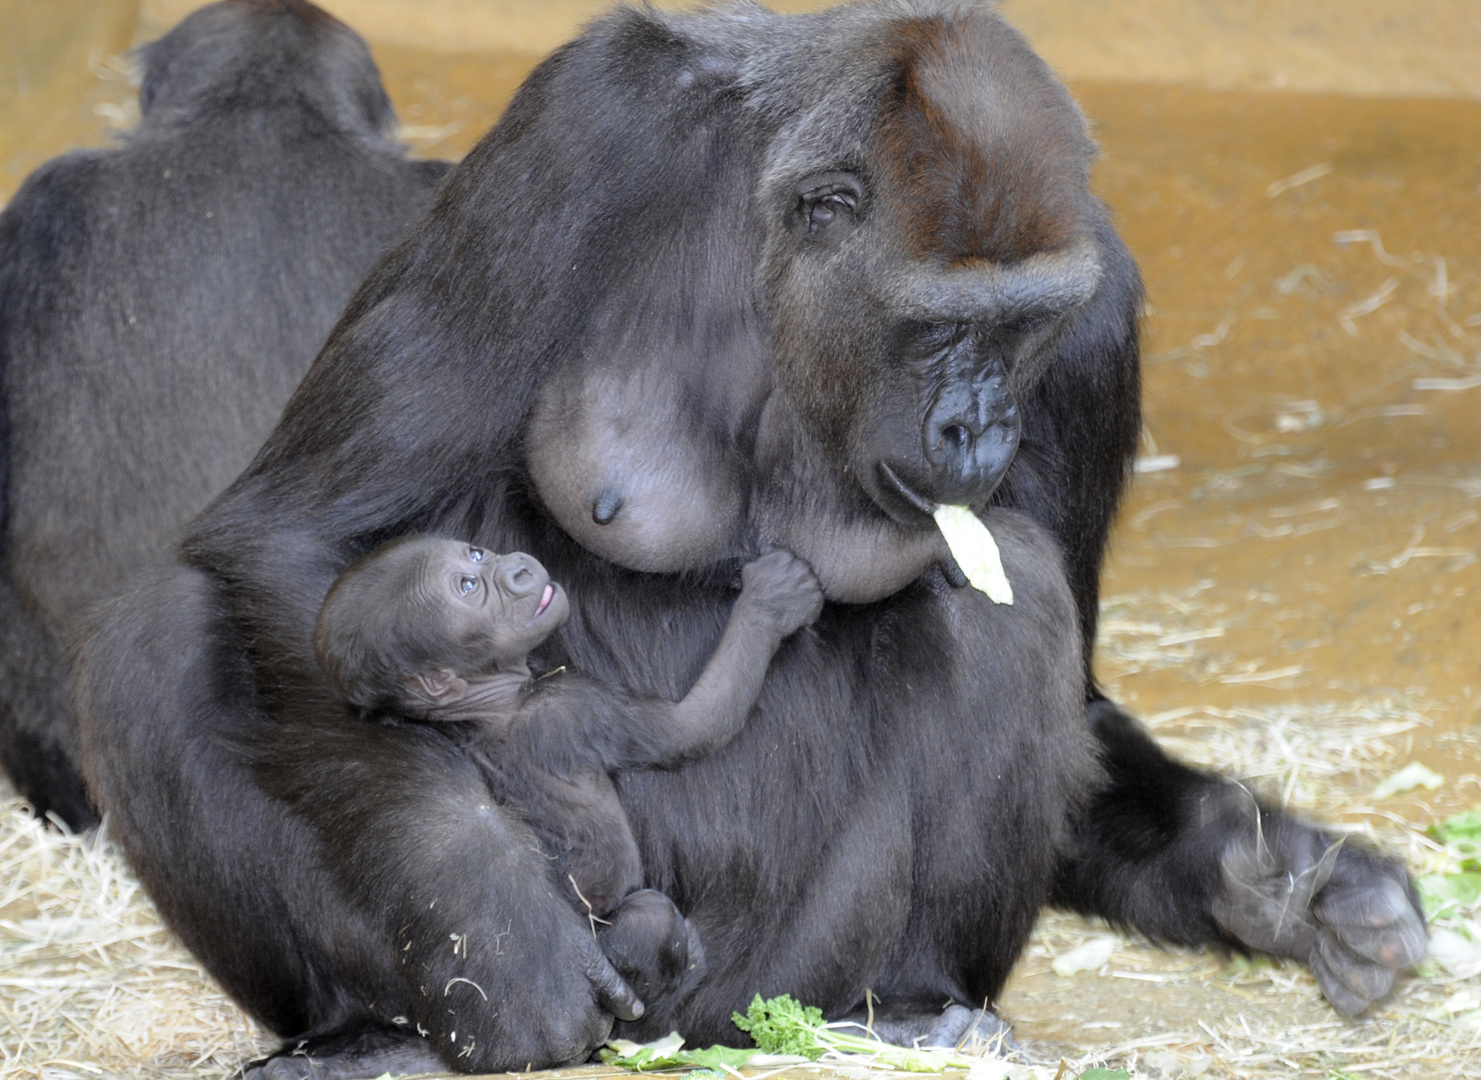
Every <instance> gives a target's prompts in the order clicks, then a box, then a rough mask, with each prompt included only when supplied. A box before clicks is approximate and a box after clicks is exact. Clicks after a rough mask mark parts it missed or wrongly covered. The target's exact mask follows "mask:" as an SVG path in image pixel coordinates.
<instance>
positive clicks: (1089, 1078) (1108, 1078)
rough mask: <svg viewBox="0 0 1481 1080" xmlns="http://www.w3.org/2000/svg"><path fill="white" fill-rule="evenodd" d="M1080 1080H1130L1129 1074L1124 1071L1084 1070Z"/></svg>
mask: <svg viewBox="0 0 1481 1080" xmlns="http://www.w3.org/2000/svg"><path fill="white" fill-rule="evenodd" d="M1080 1080H1131V1073H1129V1072H1127V1071H1126V1070H1125V1069H1086V1070H1085V1071H1084V1072H1082V1073H1081V1074H1080Z"/></svg>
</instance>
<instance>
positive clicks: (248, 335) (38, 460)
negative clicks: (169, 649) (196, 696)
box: [0, 0, 447, 828]
mask: <svg viewBox="0 0 1481 1080" xmlns="http://www.w3.org/2000/svg"><path fill="white" fill-rule="evenodd" d="M142 59H143V67H144V81H143V85H142V86H141V87H140V90H139V107H140V110H141V112H142V113H143V118H142V120H141V121H140V124H139V127H138V129H137V130H136V131H133V132H131V133H130V134H129V135H128V136H127V139H126V141H125V142H124V144H123V145H122V146H119V147H113V148H110V149H106V150H80V151H77V152H75V153H71V154H67V155H65V156H63V157H60V158H57V159H56V160H54V161H51V162H48V163H47V164H46V165H44V166H42V167H41V168H40V169H38V170H37V171H36V172H35V174H33V175H32V176H31V177H30V178H29V179H28V180H27V181H26V183H25V185H24V186H23V187H22V188H21V190H20V191H19V192H18V193H17V194H16V196H15V198H14V200H12V202H11V204H10V206H9V207H7V208H6V210H5V213H4V214H3V215H0V372H3V375H4V401H3V411H0V523H3V525H4V553H5V562H4V567H3V569H0V761H3V763H4V767H5V769H6V770H7V771H8V772H9V773H10V775H11V777H12V778H13V779H14V780H15V782H16V786H17V787H19V788H20V790H21V792H22V793H23V794H25V795H26V796H28V797H29V798H30V799H31V801H32V802H33V804H34V805H35V807H36V809H37V811H38V812H39V813H46V812H48V811H52V812H55V813H56V814H58V815H60V816H61V817H62V818H63V819H64V820H65V821H66V822H67V823H68V824H69V825H71V826H72V827H73V828H82V827H84V826H87V825H90V824H94V823H95V821H96V818H95V817H94V816H93V811H92V808H91V807H90V806H89V805H88V802H87V798H86V796H85V794H84V792H83V789H82V781H81V778H80V777H79V776H78V774H77V767H76V763H75V757H76V743H77V732H76V719H75V717H74V715H73V712H72V708H71V705H70V703H69V701H68V698H67V689H66V684H67V671H66V661H65V643H66V642H67V640H68V638H69V637H70V636H71V635H72V634H73V633H74V632H75V630H76V628H77V626H78V624H79V622H80V616H81V613H82V612H83V611H84V610H85V609H86V608H87V606H88V605H89V604H90V603H91V602H93V601H94V600H96V599H97V598H98V597H99V596H102V595H105V594H107V593H109V592H111V591H113V590H114V589H115V588H117V586H118V584H119V583H120V582H121V581H123V580H124V579H125V578H126V577H127V576H128V575H129V573H131V572H132V571H134V570H136V569H137V568H138V567H139V566H140V564H141V563H144V562H146V561H149V560H155V559H160V558H162V557H166V556H167V555H168V553H169V552H170V550H171V546H172V545H173V544H174V543H175V542H176V540H177V539H178V536H179V530H180V527H181V526H182V525H184V524H185V523H186V522H187V521H189V520H190V519H191V518H192V517H193V516H194V515H196V514H197V513H199V512H200V511H201V510H202V509H203V508H204V507H205V506H206V504H207V503H208V502H209V501H210V500H211V498H212V497H213V496H214V495H216V494H217V493H219V492H220V491H221V490H222V489H223V488H225V487H226V485H227V484H229V483H230V482H231V480H232V478H233V477H235V476H236V475H237V474H238V473H240V472H241V470H242V469H244V468H245V467H246V466H247V464H248V462H250V461H251V460H252V454H253V452H254V451H256V450H257V448H258V447H259V446H260V445H261V443H262V440H263V439H264V438H266V437H267V434H268V432H270V431H271V430H272V426H273V424H275V423H276V422H277V420H278V417H279V415H280V414H281V412H282V409H283V406H284V405H285V404H286V403H287V401H288V398H289V395H291V394H292V393H293V388H294V387H295V386H297V385H298V382H299V380H300V379H302V378H303V374H304V372H305V371H307V370H308V367H309V364H310V363H311V362H312V360H313V357H314V353H315V351H316V350H317V349H319V348H320V347H321V346H322V345H323V343H324V338H325V337H326V336H328V334H329V331H330V329H331V328H332V327H333V325H334V319H335V317H336V316H337V315H338V314H339V313H340V311H341V310H342V308H343V307H344V304H345V302H346V301H347V300H348V299H349V297H350V294H351V292H352V291H353V290H354V288H355V286H356V284H358V283H359V282H360V280H361V279H362V278H363V277H364V276H365V274H366V273H367V272H368V271H369V270H370V268H371V266H373V265H374V263H375V260H376V259H378V258H380V257H381V256H382V255H383V254H385V252H386V250H387V249H388V248H389V247H390V246H391V244H392V243H393V242H394V241H395V239H396V238H397V237H398V236H399V235H400V234H401V233H402V232H403V231H404V230H405V228H406V226H407V225H408V224H409V223H410V222H411V221H412V220H414V218H415V217H416V215H418V214H419V213H421V211H422V210H424V209H425V208H426V207H427V205H428V204H429V203H430V202H431V195H432V188H433V186H434V185H435V184H436V183H437V181H438V180H439V179H440V178H441V177H442V175H443V174H444V173H445V172H446V170H447V165H446V164H445V163H443V162H432V161H410V160H408V159H407V158H406V153H405V148H404V147H402V146H400V145H399V144H398V143H396V142H395V140H394V137H393V136H394V131H395V126H396V117H395V114H394V113H393V112H392V111H391V103H390V102H389V101H388V100H387V99H386V94H385V91H384V90H383V89H382V88H381V82H380V76H379V75H378V74H377V72H376V70H375V64H374V63H373V62H372V61H371V59H370V53H369V51H368V50H367V49H366V47H365V42H364V41H362V40H361V39H360V38H359V36H358V35H356V34H355V33H354V32H353V31H351V30H350V29H349V28H348V27H346V26H345V25H344V24H343V23H340V22H338V21H336V20H335V19H332V18H330V17H329V16H328V15H326V14H325V13H324V12H323V11H321V10H319V9H318V8H316V7H314V6H313V5H312V4H309V3H305V2H303V0H231V2H229V3H221V4H213V5H212V6H210V7H208V8H205V9H203V10H201V11H199V12H197V13H195V14H194V15H192V16H190V17H189V18H188V19H186V20H185V21H184V22H183V23H181V24H180V26H179V27H177V28H176V29H175V30H174V31H172V32H171V33H169V34H168V35H166V36H165V37H163V38H161V39H160V40H159V41H157V42H155V43H154V44H152V45H149V46H147V47H146V48H144V49H143V50H142Z"/></svg>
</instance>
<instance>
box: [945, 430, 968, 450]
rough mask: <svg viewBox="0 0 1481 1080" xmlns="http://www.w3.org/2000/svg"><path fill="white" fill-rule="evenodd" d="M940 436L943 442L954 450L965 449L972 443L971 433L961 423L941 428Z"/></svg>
mask: <svg viewBox="0 0 1481 1080" xmlns="http://www.w3.org/2000/svg"><path fill="white" fill-rule="evenodd" d="M941 438H942V440H943V441H944V442H945V444H947V445H949V446H951V447H953V448H954V449H956V450H966V449H967V448H968V447H970V446H971V445H972V433H971V432H970V431H968V430H967V429H966V428H965V427H963V426H962V425H961V424H952V425H951V426H950V427H945V428H942V429H941Z"/></svg>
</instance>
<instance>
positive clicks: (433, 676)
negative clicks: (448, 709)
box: [402, 668, 468, 706]
mask: <svg viewBox="0 0 1481 1080" xmlns="http://www.w3.org/2000/svg"><path fill="white" fill-rule="evenodd" d="M402 681H403V682H404V683H405V684H406V689H407V690H408V691H410V692H411V694H412V696H413V697H416V698H419V699H421V700H423V701H425V702H426V703H427V704H428V705H432V706H437V705H451V704H452V703H453V702H455V701H461V700H463V698H464V697H466V696H467V694H468V680H467V679H465V678H463V677H462V676H461V675H459V674H458V673H457V672H456V671H453V670H452V669H451V668H432V669H431V670H429V671H418V672H416V673H414V674H411V675H405V676H403V677H402Z"/></svg>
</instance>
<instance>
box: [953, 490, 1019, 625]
mask: <svg viewBox="0 0 1481 1080" xmlns="http://www.w3.org/2000/svg"><path fill="white" fill-rule="evenodd" d="M934 516H935V518H936V527H937V528H938V529H940V530H941V535H942V536H944V537H946V546H947V547H948V548H949V549H950V550H951V557H952V558H953V559H955V560H956V562H957V565H958V566H960V567H961V568H962V573H964V574H966V575H967V580H968V581H970V582H971V583H972V587H973V588H974V589H976V590H978V591H979V592H984V593H986V594H987V598H988V599H989V600H991V601H992V602H993V603H994V604H1011V603H1013V586H1012V585H1011V584H1009V582H1008V575H1007V574H1006V573H1004V572H1003V556H1002V554H1001V553H1000V552H999V551H998V542H997V541H996V540H994V539H993V538H992V533H991V532H989V531H988V529H987V526H986V525H984V524H982V520H981V519H980V518H978V516H977V515H976V514H974V513H973V512H972V510H971V508H970V507H967V506H945V505H942V506H938V507H936V513H935V515H934Z"/></svg>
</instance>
